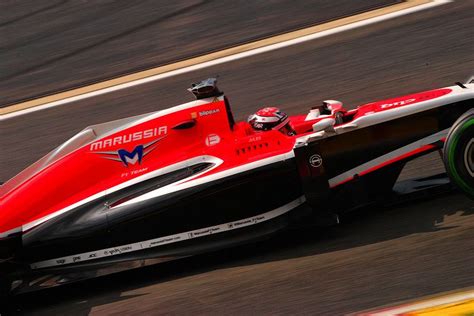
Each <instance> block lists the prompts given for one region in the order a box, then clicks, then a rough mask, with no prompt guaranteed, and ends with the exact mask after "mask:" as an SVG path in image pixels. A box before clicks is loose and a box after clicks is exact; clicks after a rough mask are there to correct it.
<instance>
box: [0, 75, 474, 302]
mask: <svg viewBox="0 0 474 316" xmlns="http://www.w3.org/2000/svg"><path fill="white" fill-rule="evenodd" d="M188 90H189V91H190V92H191V93H192V94H193V95H194V96H195V100H194V101H192V102H189V103H185V104H182V105H179V106H176V107H172V108H168V109H165V110H161V111H157V112H154V113H149V114H144V115H139V116H135V117H130V118H124V119H120V120H117V121H112V122H108V123H104V124H99V125H93V126H89V127H87V128H85V129H84V130H82V131H80V132H79V133H78V134H77V135H75V136H74V137H72V138H71V139H69V140H67V141H66V142H65V143H64V144H62V145H61V146H59V147H58V148H56V149H54V150H53V151H52V152H50V153H49V154H48V155H46V156H45V157H43V158H42V159H40V160H39V161H37V162H36V163H34V164H33V165H31V166H30V167H28V168H27V169H25V170H24V171H22V172H21V173H20V174H18V175H17V176H15V177H13V178H12V179H10V180H9V181H7V182H6V183H4V184H3V185H2V186H0V205H1V207H0V279H1V282H2V285H3V288H4V290H5V291H6V292H13V293H15V292H25V291H30V290H35V289H40V288H44V287H51V286H56V285H60V284H64V283H68V282H73V281H77V280H82V279H86V278H92V277H96V276H100V275H104V274H108V273H113V272H117V271H121V270H124V269H131V268H135V267H140V266H144V265H148V264H152V263H157V262H163V261H167V260H172V259H176V258H180V257H185V256H190V255H195V254H199V253H203V252H206V251H210V250H215V249H220V248H223V247H229V246H231V245H236V244H240V243H245V242H249V241H254V240H258V239H260V238H263V237H265V236H269V235H270V234H272V233H275V232H277V231H280V230H282V229H285V228H287V227H288V225H290V224H291V223H293V222H297V221H300V220H304V221H307V220H308V218H310V219H311V221H314V222H315V223H317V222H318V220H319V219H321V223H324V224H331V223H337V222H338V219H339V216H340V215H341V214H344V213H346V212H349V211H351V210H354V209H356V208H359V207H362V206H366V205H370V204H371V203H375V202H377V201H379V200H381V199H384V198H386V197H387V196H392V195H393V194H397V193H396V189H395V188H396V186H397V179H398V177H399V175H400V173H401V171H402V169H403V167H404V165H405V164H406V163H407V162H408V161H410V160H412V159H415V158H417V157H420V156H422V155H426V154H428V153H430V152H433V151H442V153H443V157H444V162H445V165H446V171H447V174H448V175H449V177H450V179H451V181H452V183H453V184H455V185H456V186H458V187H459V189H461V190H462V191H463V192H464V193H466V194H467V195H468V196H469V197H471V198H474V189H473V188H474V163H473V160H474V140H473V135H474V80H470V81H469V82H468V83H465V84H463V83H457V84H456V85H454V86H451V87H446V88H441V89H435V90H431V91H426V92H421V93H415V94H411V95H407V96H403V97H398V98H394V99H389V100H383V101H378V102H373V103H369V104H365V105H362V106H359V107H357V108H355V109H352V110H347V109H345V108H344V106H343V104H342V103H341V102H339V101H336V100H327V101H324V102H323V103H322V104H320V105H317V106H314V107H312V108H311V109H310V110H309V112H308V113H306V114H302V115H295V116H288V115H286V114H285V113H284V112H282V111H281V110H279V109H278V108H275V107H265V108H263V109H260V110H259V111H257V112H256V113H255V114H253V115H251V116H250V117H249V119H248V121H243V122H236V121H235V120H234V117H233V114H232V111H231V108H230V104H229V100H228V99H227V97H226V96H225V95H224V93H223V92H221V91H220V90H219V88H218V87H217V84H216V79H213V78H210V79H207V80H204V81H201V82H199V83H196V84H193V85H192V87H191V88H190V89H188ZM431 180H432V179H431ZM420 183H422V182H420ZM420 183H418V189H419V188H420V187H422V188H426V187H432V186H435V185H436V183H437V182H436V181H434V182H433V181H431V182H430V181H429V179H428V180H427V182H426V183H425V184H423V183H422V184H420ZM416 189H417V188H414V190H416Z"/></svg>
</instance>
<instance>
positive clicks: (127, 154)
mask: <svg viewBox="0 0 474 316" xmlns="http://www.w3.org/2000/svg"><path fill="white" fill-rule="evenodd" d="M165 137H166V135H165V136H163V137H160V138H158V139H155V140H154V141H152V142H150V143H148V144H145V145H138V146H136V147H135V148H134V149H133V150H132V151H128V150H126V149H119V150H117V151H94V152H92V153H94V154H100V155H102V156H101V157H102V158H105V159H109V160H114V161H119V162H122V163H123V164H124V165H125V167H128V166H129V165H135V164H136V163H138V164H139V165H141V163H142V159H143V157H145V156H146V155H148V154H149V153H151V152H152V151H153V150H154V149H155V148H156V147H157V146H156V143H157V142H159V141H160V140H162V139H163V138H165Z"/></svg>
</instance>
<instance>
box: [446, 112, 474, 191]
mask: <svg viewBox="0 0 474 316" xmlns="http://www.w3.org/2000/svg"><path fill="white" fill-rule="evenodd" d="M443 158H444V164H445V166H446V172H447V173H448V175H449V177H450V178H451V181H452V182H453V183H454V184H455V185H456V186H457V187H458V188H459V189H461V191H463V192H464V193H466V194H467V196H468V197H470V198H471V199H474V109H472V110H469V111H467V112H466V113H465V114H464V115H462V116H461V117H460V118H459V119H458V120H457V121H456V123H454V125H453V127H452V128H451V130H450V131H449V133H448V137H447V138H446V143H445V144H444V150H443Z"/></svg>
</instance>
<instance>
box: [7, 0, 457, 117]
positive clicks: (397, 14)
mask: <svg viewBox="0 0 474 316" xmlns="http://www.w3.org/2000/svg"><path fill="white" fill-rule="evenodd" d="M449 2H452V0H433V1H432V2H428V3H426V4H421V5H419V6H416V7H411V8H407V9H403V10H400V11H397V12H392V13H387V14H384V15H380V16H377V17H373V18H369V19H367V20H363V21H359V22H354V23H350V24H346V25H342V26H338V27H335V28H333V29H330V30H325V31H322V32H318V33H314V34H310V35H306V36H302V37H299V38H296V39H292V40H288V41H283V42H280V43H276V44H271V45H268V46H265V47H260V48H256V49H251V50H248V51H245V52H241V53H237V54H234V55H230V56H226V57H221V58H217V59H215V60H211V61H207V62H203V63H200V64H196V65H192V66H188V67H184V68H180V69H176V70H173V71H170V72H166V73H162V74H158V75H155V76H150V77H147V78H143V79H139V80H135V81H130V82H127V83H123V84H119V85H116V86H112V87H109V88H105V89H101V90H96V91H92V92H88V93H85V94H81V95H78V96H74V97H69V98H65V99H62V100H58V101H54V102H50V103H45V104H42V105H39V106H36V107H32V108H28V109H24V110H20V111H16V112H12V113H8V114H4V115H2V116H1V117H0V121H3V120H7V119H10V118H13V117H17V116H20V115H25V114H29V113H32V112H36V111H40V110H44V109H49V108H52V107H56V106H59V105H63V104H67V103H71V102H75V101H79V100H84V99H87V98H92V97H95V96H98V95H102V94H106V93H110V92H114V91H118V90H122V89H127V88H130V87H134V86H138V85H141V84H145V83H148V82H152V81H156V80H161V79H165V78H169V77H173V76H177V75H181V74H184V73H188V72H192V71H196V70H199V69H203V68H207V67H212V66H215V65H219V64H223V63H227V62H231V61H234V60H238V59H242V58H246V57H249V56H254V55H258V54H262V53H266V52H270V51H273V50H276V49H280V48H284V47H289V46H293V45H297V44H301V43H304V42H308V41H312V40H315V39H318V38H321V37H325V36H329V35H334V34H337V33H341V32H345V31H348V30H352V29H355V28H359V27H362V26H366V25H370V24H374V23H378V22H381V21H385V20H389V19H393V18H396V17H400V16H403V15H406V14H410V13H414V12H418V11H422V10H426V9H429V8H433V7H436V6H439V5H443V4H446V3H449Z"/></svg>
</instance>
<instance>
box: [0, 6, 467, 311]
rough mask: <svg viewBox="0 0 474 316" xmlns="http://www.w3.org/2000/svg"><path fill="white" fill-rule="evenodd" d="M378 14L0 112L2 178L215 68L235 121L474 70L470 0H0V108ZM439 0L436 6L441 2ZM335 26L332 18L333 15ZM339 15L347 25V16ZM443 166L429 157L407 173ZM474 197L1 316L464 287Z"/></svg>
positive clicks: (357, 298)
mask: <svg viewBox="0 0 474 316" xmlns="http://www.w3.org/2000/svg"><path fill="white" fill-rule="evenodd" d="M430 2H433V3H435V2H443V3H442V5H439V6H432V7H430V8H426V9H424V10H419V11H417V12H412V13H409V14H403V15H400V16H397V17H394V18H392V19H386V20H383V21H380V22H378V23H372V24H369V25H365V26H361V27H358V28H352V29H350V30H347V31H344V32H339V33H336V34H333V35H328V36H325V37H321V38H317V39H314V40H311V41H306V42H303V43H300V44H297V45H292V46H287V47H284V48H280V49H277V50H272V51H269V52H266V53H262V54H256V55H252V56H249V57H246V58H242V59H238V60H234V61H231V62H226V63H222V64H219V65H215V66H212V67H207V68H203V69H200V70H197V71H192V72H187V73H183V74H180V75H176V76H171V77H169V78H166V79H162V80H157V81H153V82H149V83H146V84H142V85H137V86H134V87H130V88H127V89H122V90H119V91H115V92H113V93H108V94H102V95H99V96H96V97H92V98H87V99H84V100H80V101H77V102H72V103H68V104H65V105H62V106H58V107H53V108H50V109H45V110H41V111H35V112H31V113H28V114H24V115H18V116H15V117H11V118H8V119H5V120H1V121H0V148H1V150H2V155H0V166H1V168H0V181H6V180H8V179H9V178H11V177H12V176H14V175H15V174H16V173H18V172H19V171H21V170H22V169H23V168H25V167H26V166H27V165H29V164H31V163H32V162H34V161H36V160H37V159H38V158H40V157H42V156H43V155H44V154H46V153H47V152H49V151H50V150H52V149H53V148H54V147H56V146H58V145H59V144H61V143H62V142H63V141H64V140H66V139H67V138H69V137H70V136H72V135H74V134H76V133H77V132H78V131H80V130H82V129H83V128H84V127H86V126H88V125H92V124H97V123H101V122H105V121H109V120H114V119H118V118H122V117H127V116H132V115H136V114H141V113H146V112H150V111H156V110H159V109H163V108H168V107H171V106H174V105H177V104H180V103H183V102H186V101H189V100H191V99H192V95H191V94H189V93H188V92H187V91H185V89H186V88H187V87H188V86H189V85H190V83H191V82H195V81H198V80H200V79H204V78H207V77H209V76H216V75H219V86H220V88H221V89H222V90H223V91H225V92H226V95H227V96H228V97H229V99H230V102H231V104H232V108H233V112H234V115H235V116H236V118H238V119H245V118H246V117H247V115H248V114H250V113H252V112H253V111H255V110H256V109H257V108H259V107H261V106H263V105H273V106H278V107H280V108H282V109H283V110H285V111H287V112H288V113H290V114H296V113H305V112H306V111H307V110H308V109H309V108H310V107H311V106H312V105H314V104H319V103H321V101H322V100H325V99H337V100H341V101H343V102H344V104H345V106H346V107H347V108H354V107H356V106H358V105H361V104H363V103H366V102H371V101H375V100H377V99H384V98H390V97H395V96H398V95H403V94H408V93H413V92H417V91H422V90H426V89H433V88H437V87H442V86H448V85H452V84H453V83H454V82H455V81H464V80H466V79H467V78H468V77H470V76H471V75H473V74H474V14H473V12H474V0H458V1H452V2H446V1H436V0H435V1H429V0H427V1H423V0H420V1H416V0H413V1H401V0H399V1H397V0H394V1H390V0H357V1H354V0H337V1H334V0H331V1H330V0H312V1H308V0H306V1H303V0H291V1H290V0H268V1H243V0H242V1H215V0H187V1H173V2H169V1H157V0H154V1H151V0H143V1H125V0H96V1H91V0H50V1H32V0H23V1H18V0H4V1H1V2H0V92H1V93H0V110H2V109H3V110H8V109H9V108H10V107H11V106H13V105H15V104H19V103H22V102H25V101H29V100H34V99H37V98H39V97H43V96H47V95H54V94H56V93H59V92H64V91H68V90H70V89H74V88H78V87H84V86H88V85H90V84H93V83H97V82H101V81H104V80H108V79H112V78H119V77H121V76H124V75H127V74H133V73H135V72H139V71H143V70H146V69H150V68H155V67H159V66H163V65H167V64H170V63H175V62H178V61H185V60H188V59H190V58H193V57H196V56H201V55H207V54H209V53H212V52H219V51H221V50H223V49H227V48H231V47H235V46H238V45H242V44H245V43H252V42H254V41H257V40H261V39H265V38H270V39H271V38H272V37H274V36H276V35H280V34H284V33H287V32H291V31H295V30H299V29H305V28H308V27H311V26H315V25H329V24H328V23H333V24H330V25H340V24H341V23H342V22H340V21H346V20H343V19H347V18H348V17H354V16H360V15H361V14H369V15H368V16H370V14H372V13H373V12H378V14H381V12H384V11H383V10H391V8H393V7H394V6H397V5H398V6H400V5H406V4H409V5H423V4H424V3H430ZM444 2H446V3H444ZM338 23H339V24H338ZM344 23H346V22H344ZM440 168H442V166H441V164H440V161H439V159H438V157H437V156H436V155H433V156H431V157H428V158H427V159H425V160H424V161H421V162H420V161H416V162H414V163H412V164H411V165H410V166H408V168H407V170H406V172H405V173H404V174H403V175H402V176H404V177H416V176H420V175H425V174H427V173H430V172H436V171H439V169H440ZM473 213H474V204H473V202H472V201H470V200H468V199H466V198H464V197H462V196H461V195H459V194H456V193H455V194H451V195H446V196H440V197H438V198H436V199H434V200H426V201H418V202H417V203H413V204H406V205H402V206H398V207H394V208H387V209H377V210H371V211H370V212H366V213H364V214H358V216H357V217H353V218H347V219H345V221H343V223H342V224H341V225H340V226H337V227H332V228H327V229H321V230H318V231H314V230H298V231H291V232H286V233H284V234H281V235H278V236H276V237H274V238H272V239H270V240H267V241H264V242H260V243H258V244H253V245H248V246H242V247H239V248H233V249H228V250H225V251H220V252H216V253H212V254H206V255H202V256H198V257H194V258H188V259H183V260H179V261H176V262H171V263H166V264H162V265H160V266H155V267H149V268H145V269H141V270H137V271H130V272H126V273H121V274H118V275H113V276H109V277H104V278H100V279H98V280H94V281H88V282H83V283H79V284H74V285H70V286H65V287H62V288H61V289H52V290H47V291H43V292H38V293H32V294H25V295H20V296H18V297H16V298H14V299H13V300H12V302H11V308H10V310H9V311H8V312H9V313H25V314H29V313H34V314H45V315H46V314H48V315H51V314H63V313H74V314H89V313H100V314H108V313H131V314H138V313H154V314H164V313H199V314H203V313H222V312H223V311H225V312H229V313H233V314H249V313H258V314H260V313H266V314H268V313H272V314H273V313H276V312H277V313H311V314H327V315H338V314H347V313H357V312H360V311H362V310H367V309H372V308H377V307H380V306H385V305H391V304H397V303H398V302H403V301H405V300H412V299H416V298H421V297H426V296H429V295H434V294H439V293H444V292H447V291H457V290H460V289H466V288H469V287H471V286H474V265H473V264H472V262H474V261H473V260H474V242H473V237H474V230H473V228H474V217H473Z"/></svg>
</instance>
